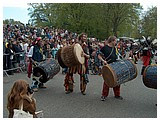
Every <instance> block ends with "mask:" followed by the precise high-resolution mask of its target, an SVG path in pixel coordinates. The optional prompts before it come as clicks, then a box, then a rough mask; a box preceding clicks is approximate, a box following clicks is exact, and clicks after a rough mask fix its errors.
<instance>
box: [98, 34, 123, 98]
mask: <svg viewBox="0 0 160 121" xmlns="http://www.w3.org/2000/svg"><path fill="white" fill-rule="evenodd" d="M107 41H108V44H107V45H105V46H104V47H102V48H101V50H100V53H99V54H98V58H99V59H100V60H101V61H102V62H103V63H104V64H110V63H112V62H116V59H117V54H116V48H115V45H116V37H115V36H110V37H109V38H108V40H107ZM113 91H114V96H115V98H116V99H121V100H122V99H123V98H122V97H121V96H120V85H118V86H116V87H113ZM108 94H109V87H108V86H107V84H106V83H105V81H104V83H103V89H102V96H101V100H102V101H105V100H106V97H107V96H108Z"/></svg>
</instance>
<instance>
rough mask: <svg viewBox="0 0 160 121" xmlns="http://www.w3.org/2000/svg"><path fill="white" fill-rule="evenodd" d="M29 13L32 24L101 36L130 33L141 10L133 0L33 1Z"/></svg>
mask: <svg viewBox="0 0 160 121" xmlns="http://www.w3.org/2000/svg"><path fill="white" fill-rule="evenodd" d="M30 6H31V7H30V8H29V9H28V10H29V11H30V13H29V15H30V17H31V20H32V21H33V22H34V24H35V25H36V26H46V25H47V26H48V25H49V26H55V27H59V28H64V29H68V30H70V31H73V32H77V33H81V32H86V33H87V34H88V36H91V37H96V38H99V39H105V38H107V37H108V36H110V35H115V36H120V35H123V34H124V33H125V34H127V35H132V30H133V29H134V30H136V28H137V22H138V21H137V19H139V14H140V10H141V6H140V4H138V3H137V4H136V3H134V4H133V3H38V4H36V3H34V4H30Z"/></svg>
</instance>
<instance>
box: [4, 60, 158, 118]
mask: <svg viewBox="0 0 160 121" xmlns="http://www.w3.org/2000/svg"><path fill="white" fill-rule="evenodd" d="M141 65H142V63H141V62H140V61H139V62H138V64H137V69H138V73H139V74H138V76H137V78H136V79H134V80H132V81H129V82H127V83H125V84H122V85H121V95H122V96H123V98H124V99H123V100H117V99H115V98H114V97H113V91H112V89H110V93H109V96H108V98H107V100H106V101H105V102H102V101H100V96H101V90H102V84H103V79H102V77H101V76H97V75H96V76H95V75H89V79H90V82H89V84H88V86H87V91H86V92H87V95H85V96H84V95H82V94H81V93H80V90H79V76H78V75H74V78H75V87H74V92H73V93H71V94H65V93H64V87H63V80H64V75H62V74H61V72H59V73H58V74H57V75H56V76H55V77H54V78H53V79H51V80H49V81H48V82H47V83H46V86H47V89H41V90H39V91H38V92H36V93H34V97H35V98H36V100H37V110H43V111H44V118H156V117H157V106H155V104H157V90H155V89H150V88H147V87H145V86H144V84H143V82H142V77H141V75H140V69H141ZM17 79H25V80H27V81H28V83H31V80H30V79H29V78H27V74H26V73H25V72H24V73H20V74H19V73H18V74H14V75H13V76H10V77H6V76H4V78H3V117H4V118H7V116H8V111H7V109H6V104H7V93H8V91H9V90H10V88H11V86H12V85H13V83H14V81H15V80H17Z"/></svg>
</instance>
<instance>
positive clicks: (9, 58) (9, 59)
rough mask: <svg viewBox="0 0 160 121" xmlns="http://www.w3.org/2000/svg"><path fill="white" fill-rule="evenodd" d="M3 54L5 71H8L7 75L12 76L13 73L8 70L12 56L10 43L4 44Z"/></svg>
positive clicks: (10, 66)
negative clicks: (4, 56) (4, 55)
mask: <svg viewBox="0 0 160 121" xmlns="http://www.w3.org/2000/svg"><path fill="white" fill-rule="evenodd" d="M5 54H6V69H7V70H8V71H7V74H9V75H13V71H12V70H10V69H11V68H12V60H13V55H14V52H13V50H12V44H11V43H7V44H6V50H5Z"/></svg>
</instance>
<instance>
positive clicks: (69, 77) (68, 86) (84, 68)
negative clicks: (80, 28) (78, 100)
mask: <svg viewBox="0 0 160 121" xmlns="http://www.w3.org/2000/svg"><path fill="white" fill-rule="evenodd" d="M86 42H87V35H86V34H85V33H82V34H81V35H80V36H79V38H78V43H79V44H80V45H81V47H82V49H83V52H82V56H84V57H85V63H84V64H80V65H77V66H73V67H69V68H68V71H67V73H66V76H65V80H64V87H65V91H66V94H69V93H71V92H73V84H74V79H73V74H75V73H76V72H78V74H79V75H80V90H81V93H82V94H83V95H86V93H85V91H86V85H87V83H88V82H89V81H88V75H87V74H88V59H89V54H88V47H87V44H86Z"/></svg>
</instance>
